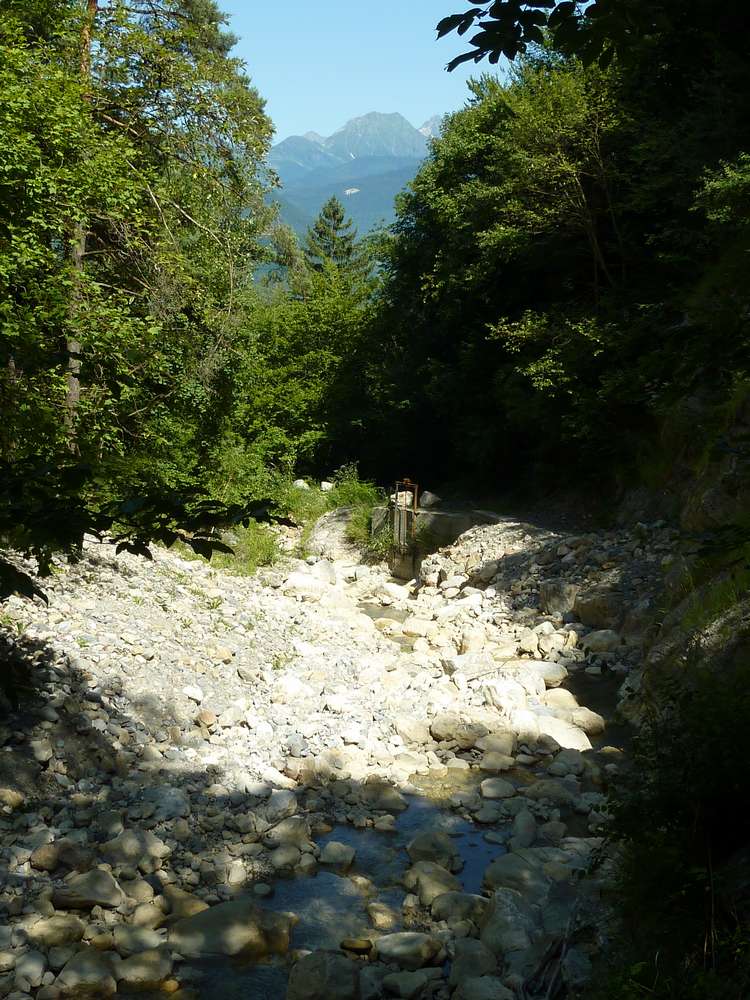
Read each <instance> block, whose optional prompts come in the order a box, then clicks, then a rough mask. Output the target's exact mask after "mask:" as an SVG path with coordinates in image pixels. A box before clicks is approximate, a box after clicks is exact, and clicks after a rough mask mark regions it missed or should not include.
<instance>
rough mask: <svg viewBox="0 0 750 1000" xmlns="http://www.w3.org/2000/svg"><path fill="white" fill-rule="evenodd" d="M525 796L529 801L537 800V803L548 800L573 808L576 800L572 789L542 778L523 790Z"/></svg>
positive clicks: (553, 780) (550, 779)
mask: <svg viewBox="0 0 750 1000" xmlns="http://www.w3.org/2000/svg"><path fill="white" fill-rule="evenodd" d="M523 794H524V795H525V796H526V798H527V799H535V800H536V801H539V800H540V799H548V800H549V801H550V802H554V803H555V804H556V805H560V806H572V805H573V802H574V800H575V799H574V795H573V793H572V792H571V791H570V789H569V788H566V787H565V785H563V784H562V782H560V781H555V779H554V778H542V779H540V780H539V781H535V782H534V784H533V785H528V786H527V787H526V788H524V789H523Z"/></svg>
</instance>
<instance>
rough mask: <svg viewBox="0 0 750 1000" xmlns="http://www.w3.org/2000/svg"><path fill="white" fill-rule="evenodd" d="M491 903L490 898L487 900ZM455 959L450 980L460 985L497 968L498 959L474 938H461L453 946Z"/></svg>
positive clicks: (455, 984)
mask: <svg viewBox="0 0 750 1000" xmlns="http://www.w3.org/2000/svg"><path fill="white" fill-rule="evenodd" d="M485 903H489V900H485ZM453 949H454V950H453V961H452V963H451V974H450V978H449V980H448V982H449V983H450V985H451V986H459V985H460V984H461V983H463V982H465V981H466V980H467V979H471V978H473V977H476V976H486V975H488V974H489V973H491V972H495V970H496V969H497V959H496V958H495V955H494V954H493V953H492V952H491V951H490V949H489V948H488V947H487V946H486V945H484V944H482V942H481V941H476V940H474V939H473V938H459V939H458V940H457V941H456V942H455V944H454V946H453Z"/></svg>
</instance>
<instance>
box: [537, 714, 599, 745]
mask: <svg viewBox="0 0 750 1000" xmlns="http://www.w3.org/2000/svg"><path fill="white" fill-rule="evenodd" d="M539 733H540V735H542V736H551V737H552V739H553V740H554V741H555V742H556V743H557V744H559V745H560V746H561V747H563V749H565V750H590V749H591V740H590V739H589V738H588V736H587V735H586V733H585V732H584V731H583V730H582V729H579V728H578V727H577V726H574V725H573V724H572V723H570V722H566V721H565V720H564V719H557V718H555V716H553V715H540V716H539Z"/></svg>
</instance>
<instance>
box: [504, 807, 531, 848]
mask: <svg viewBox="0 0 750 1000" xmlns="http://www.w3.org/2000/svg"><path fill="white" fill-rule="evenodd" d="M536 832H537V825H536V819H535V818H534V815H533V813H531V812H530V811H529V810H528V809H522V810H521V811H520V812H519V813H516V815H515V817H514V819H513V827H512V830H511V834H512V835H511V839H510V847H511V850H512V851H519V850H521V849H522V848H524V847H531V845H532V844H533V843H534V841H535V840H536Z"/></svg>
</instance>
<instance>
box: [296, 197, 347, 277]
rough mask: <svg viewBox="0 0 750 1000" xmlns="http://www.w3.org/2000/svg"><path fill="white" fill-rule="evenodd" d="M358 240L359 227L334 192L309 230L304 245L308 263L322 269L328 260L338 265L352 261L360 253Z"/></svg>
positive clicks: (345, 264) (343, 265)
mask: <svg viewBox="0 0 750 1000" xmlns="http://www.w3.org/2000/svg"><path fill="white" fill-rule="evenodd" d="M356 240H357V230H356V229H355V228H354V225H353V223H352V220H351V219H348V218H347V217H346V214H345V212H344V206H343V205H342V204H341V202H340V201H339V200H338V198H337V197H336V195H334V196H333V197H332V198H329V199H328V201H327V202H326V203H325V205H324V206H323V207H322V208H321V210H320V214H319V215H318V217H317V219H316V220H315V222H314V223H313V224H312V226H310V227H309V229H308V230H307V237H306V238H305V242H304V243H303V245H302V249H303V251H304V254H305V259H306V261H307V263H308V265H309V266H310V267H311V268H313V269H314V270H315V271H321V270H323V267H324V266H325V262H326V261H330V262H331V263H333V264H336V265H337V266H338V267H345V266H347V265H349V264H353V263H354V262H355V260H356V258H357V256H358V254H357V245H356Z"/></svg>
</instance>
